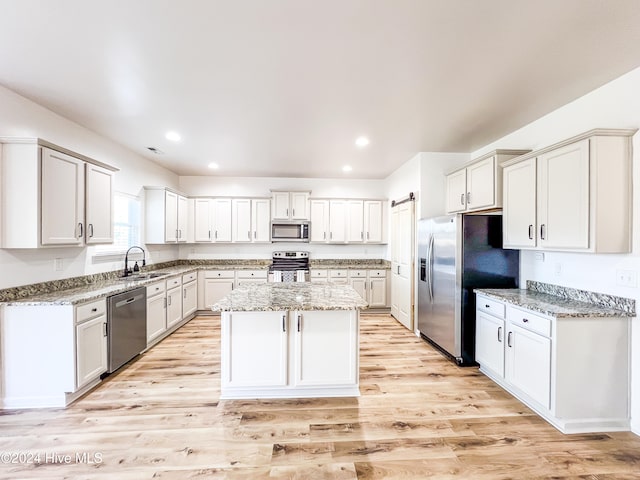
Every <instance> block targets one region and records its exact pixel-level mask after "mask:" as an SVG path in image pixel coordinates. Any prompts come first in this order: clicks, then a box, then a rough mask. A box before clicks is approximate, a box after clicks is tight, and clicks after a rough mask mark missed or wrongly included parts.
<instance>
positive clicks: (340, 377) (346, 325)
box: [292, 310, 358, 386]
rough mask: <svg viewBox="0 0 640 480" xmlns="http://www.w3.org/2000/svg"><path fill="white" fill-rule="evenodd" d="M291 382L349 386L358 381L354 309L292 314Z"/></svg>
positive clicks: (356, 324)
mask: <svg viewBox="0 0 640 480" xmlns="http://www.w3.org/2000/svg"><path fill="white" fill-rule="evenodd" d="M293 320H294V323H295V325H292V329H295V353H294V366H293V372H294V375H295V377H294V383H295V384H296V385H300V386H303V385H353V384H357V382H358V313H357V312H356V311H355V310H325V311H304V312H295V316H294V319H293Z"/></svg>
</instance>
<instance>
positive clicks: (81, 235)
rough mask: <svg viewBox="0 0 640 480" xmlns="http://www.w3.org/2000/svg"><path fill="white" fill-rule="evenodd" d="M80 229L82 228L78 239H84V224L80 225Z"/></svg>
mask: <svg viewBox="0 0 640 480" xmlns="http://www.w3.org/2000/svg"><path fill="white" fill-rule="evenodd" d="M78 227H79V228H80V235H78V238H82V237H83V236H84V227H83V226H82V222H80V223H79V224H78Z"/></svg>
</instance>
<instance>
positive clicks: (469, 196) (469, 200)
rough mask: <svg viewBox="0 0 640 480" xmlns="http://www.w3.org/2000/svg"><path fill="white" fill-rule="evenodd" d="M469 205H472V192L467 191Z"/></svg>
mask: <svg viewBox="0 0 640 480" xmlns="http://www.w3.org/2000/svg"><path fill="white" fill-rule="evenodd" d="M467 205H471V192H467Z"/></svg>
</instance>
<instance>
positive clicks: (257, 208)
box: [251, 198, 271, 243]
mask: <svg viewBox="0 0 640 480" xmlns="http://www.w3.org/2000/svg"><path fill="white" fill-rule="evenodd" d="M270 211H271V201H270V200H269V199H266V198H263V199H254V200H251V231H252V232H253V242H254V243H258V242H264V243H267V242H269V241H270V240H271V234H270V233H271V232H270V223H271V222H270V218H271V217H270Z"/></svg>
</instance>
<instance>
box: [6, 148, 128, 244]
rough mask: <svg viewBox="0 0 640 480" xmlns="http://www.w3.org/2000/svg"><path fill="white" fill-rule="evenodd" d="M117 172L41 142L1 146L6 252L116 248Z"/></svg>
mask: <svg viewBox="0 0 640 480" xmlns="http://www.w3.org/2000/svg"><path fill="white" fill-rule="evenodd" d="M116 170H117V169H114V168H112V167H109V166H107V165H104V164H101V163H100V162H97V161H95V160H93V159H90V158H88V157H85V156H83V155H80V154H77V153H75V152H71V151H69V150H66V149H64V148H62V147H58V146H56V145H53V144H50V143H48V142H46V141H44V140H40V139H24V140H21V139H20V140H16V139H10V143H3V144H2V159H1V161H0V182H1V183H0V190H1V191H2V192H3V201H2V203H1V204H0V210H1V215H0V217H1V218H2V228H1V229H0V230H1V232H2V242H1V243H2V247H3V248H39V247H47V246H84V245H86V244H95V243H110V242H112V241H113V219H112V175H113V172H114V171H116Z"/></svg>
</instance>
